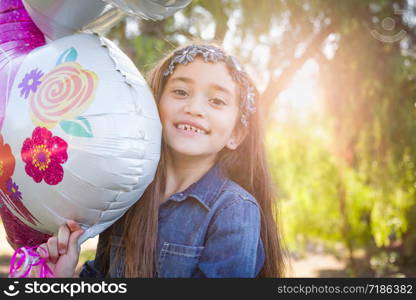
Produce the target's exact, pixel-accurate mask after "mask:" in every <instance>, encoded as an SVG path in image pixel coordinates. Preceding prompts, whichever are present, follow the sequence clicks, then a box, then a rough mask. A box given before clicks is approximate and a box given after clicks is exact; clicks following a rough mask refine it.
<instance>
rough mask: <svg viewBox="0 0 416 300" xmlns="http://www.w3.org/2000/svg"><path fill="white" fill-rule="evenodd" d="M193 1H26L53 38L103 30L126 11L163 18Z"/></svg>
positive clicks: (124, 14)
mask: <svg viewBox="0 0 416 300" xmlns="http://www.w3.org/2000/svg"><path fill="white" fill-rule="evenodd" d="M191 1H192V0H23V3H24V6H25V8H26V10H27V11H28V13H29V14H30V16H31V17H32V19H33V21H34V22H35V24H36V25H37V26H38V27H39V29H40V30H41V31H42V33H43V34H44V35H45V36H46V37H47V38H48V39H49V40H56V39H58V38H61V37H64V36H67V35H70V34H73V33H75V32H77V31H79V30H83V29H88V30H90V31H94V32H98V33H103V32H105V31H106V30H109V29H110V28H111V27H112V26H114V25H115V24H116V23H117V22H118V21H120V20H122V19H123V18H124V17H125V16H126V14H129V15H132V16H136V17H140V18H144V19H151V20H162V19H164V18H166V17H168V16H171V15H173V14H174V13H176V12H177V11H178V10H181V9H182V8H184V7H185V6H187V5H188V4H189V3H191Z"/></svg>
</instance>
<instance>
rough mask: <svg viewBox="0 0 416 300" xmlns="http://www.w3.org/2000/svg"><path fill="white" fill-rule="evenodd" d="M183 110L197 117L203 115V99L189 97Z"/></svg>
mask: <svg viewBox="0 0 416 300" xmlns="http://www.w3.org/2000/svg"><path fill="white" fill-rule="evenodd" d="M184 111H185V113H187V114H191V115H194V116H197V117H205V111H204V105H203V100H202V99H197V98H193V99H189V101H188V103H187V104H186V105H185V107H184Z"/></svg>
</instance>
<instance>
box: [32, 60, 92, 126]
mask: <svg viewBox="0 0 416 300" xmlns="http://www.w3.org/2000/svg"><path fill="white" fill-rule="evenodd" d="M40 81H41V83H40V85H39V86H38V87H37V90H36V92H35V93H32V94H31V96H30V98H29V101H30V108H31V116H32V120H33V122H34V124H36V125H38V126H41V127H45V128H49V129H50V128H53V127H55V126H56V125H57V124H58V123H59V122H60V121H61V120H71V119H73V118H74V117H77V116H79V115H80V114H82V113H83V112H85V111H86V110H87V109H88V107H89V106H90V105H91V103H92V101H93V100H94V97H95V90H96V88H97V85H98V77H97V75H96V74H95V73H94V72H92V71H89V70H85V69H82V67H81V65H80V64H78V63H76V62H65V63H62V64H59V65H57V66H56V67H55V68H54V69H53V70H52V71H50V72H49V73H47V74H45V75H44V76H42V77H41V78H40Z"/></svg>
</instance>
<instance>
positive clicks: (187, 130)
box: [40, 44, 284, 277]
mask: <svg viewBox="0 0 416 300" xmlns="http://www.w3.org/2000/svg"><path fill="white" fill-rule="evenodd" d="M149 83H150V86H151V88H152V90H153V93H154V96H155V99H156V101H157V104H158V108H159V112H160V118H161V121H162V125H163V143H162V152H161V158H160V163H159V166H158V170H157V172H156V176H155V180H154V181H153V182H152V184H151V185H150V186H149V187H148V188H147V190H146V192H145V193H144V195H143V196H142V198H141V199H140V200H139V201H138V202H137V203H136V204H135V205H134V206H133V207H131V208H130V209H129V211H128V212H127V213H126V214H125V215H124V216H123V218H121V219H120V220H119V221H118V222H116V223H115V224H114V225H113V226H111V227H110V228H109V229H107V230H106V231H105V232H103V233H102V234H101V235H100V237H99V242H98V245H97V253H96V258H95V260H94V261H88V262H87V263H86V264H85V265H84V266H83V269H82V271H81V274H80V276H81V277H106V276H109V277H279V276H282V275H283V272H284V260H283V251H282V246H281V242H280V237H279V233H278V227H277V225H276V220H275V218H274V213H276V206H275V202H274V200H275V199H274V197H273V193H272V182H271V178H270V174H269V171H268V167H267V163H266V157H265V151H264V145H263V135H262V131H261V119H260V118H261V117H260V114H259V95H258V92H257V90H256V88H255V86H254V84H253V82H252V80H251V79H250V78H249V76H248V75H247V73H245V72H244V71H243V69H242V67H241V66H240V65H239V64H238V62H237V61H236V59H235V58H234V57H232V56H229V55H227V54H225V52H224V51H223V50H222V49H220V48H219V47H217V46H213V45H203V44H193V45H191V46H187V47H183V48H181V49H179V50H177V51H175V52H173V53H172V54H171V55H169V56H167V57H166V58H165V59H163V60H162V61H161V62H160V63H159V64H158V65H157V66H156V67H155V68H154V69H153V71H152V72H151V73H150V77H149ZM81 233H82V230H81V228H80V227H79V226H78V225H77V224H76V223H75V222H73V221H69V222H68V223H67V225H63V226H61V228H60V231H59V234H58V236H57V237H53V238H51V239H49V241H48V242H47V244H44V245H42V247H41V248H43V250H46V251H40V253H41V255H43V257H49V260H50V266H51V268H52V270H53V271H54V273H55V276H57V277H72V276H73V274H74V272H75V267H76V264H77V262H78V257H79V248H78V247H77V240H78V237H79V236H80V235H81Z"/></svg>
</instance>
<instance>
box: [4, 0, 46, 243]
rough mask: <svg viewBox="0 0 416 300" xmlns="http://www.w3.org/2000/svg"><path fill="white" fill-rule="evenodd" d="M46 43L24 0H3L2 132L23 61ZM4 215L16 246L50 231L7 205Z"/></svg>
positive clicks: (37, 239) (38, 239)
mask: <svg viewBox="0 0 416 300" xmlns="http://www.w3.org/2000/svg"><path fill="white" fill-rule="evenodd" d="M44 44H45V38H44V36H43V34H42V33H41V31H40V30H39V29H38V28H37V27H36V25H35V24H34V23H33V21H32V19H31V18H30V16H29V14H28V13H27V11H26V10H25V8H24V6H23V3H22V1H21V0H0V133H1V128H2V125H3V121H4V117H5V111H6V106H7V103H8V97H9V95H10V89H11V88H12V86H13V81H14V78H15V76H16V74H17V71H18V70H19V67H20V64H21V62H22V61H23V59H24V58H25V56H26V55H27V54H28V53H29V52H30V51H32V50H33V49H35V48H37V47H39V46H42V45H44ZM0 216H1V218H2V219H3V225H4V227H5V230H6V234H7V238H8V240H9V242H10V243H11V244H12V245H13V246H15V247H21V246H24V245H25V246H28V245H29V246H30V245H39V244H40V243H43V242H45V241H46V240H47V239H48V237H49V236H48V235H46V234H44V233H41V232H38V231H36V230H34V229H31V228H30V227H28V226H27V225H25V224H24V223H22V222H20V220H18V219H17V218H16V217H14V216H13V215H12V214H11V213H10V212H8V211H7V208H6V207H3V208H0Z"/></svg>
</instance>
